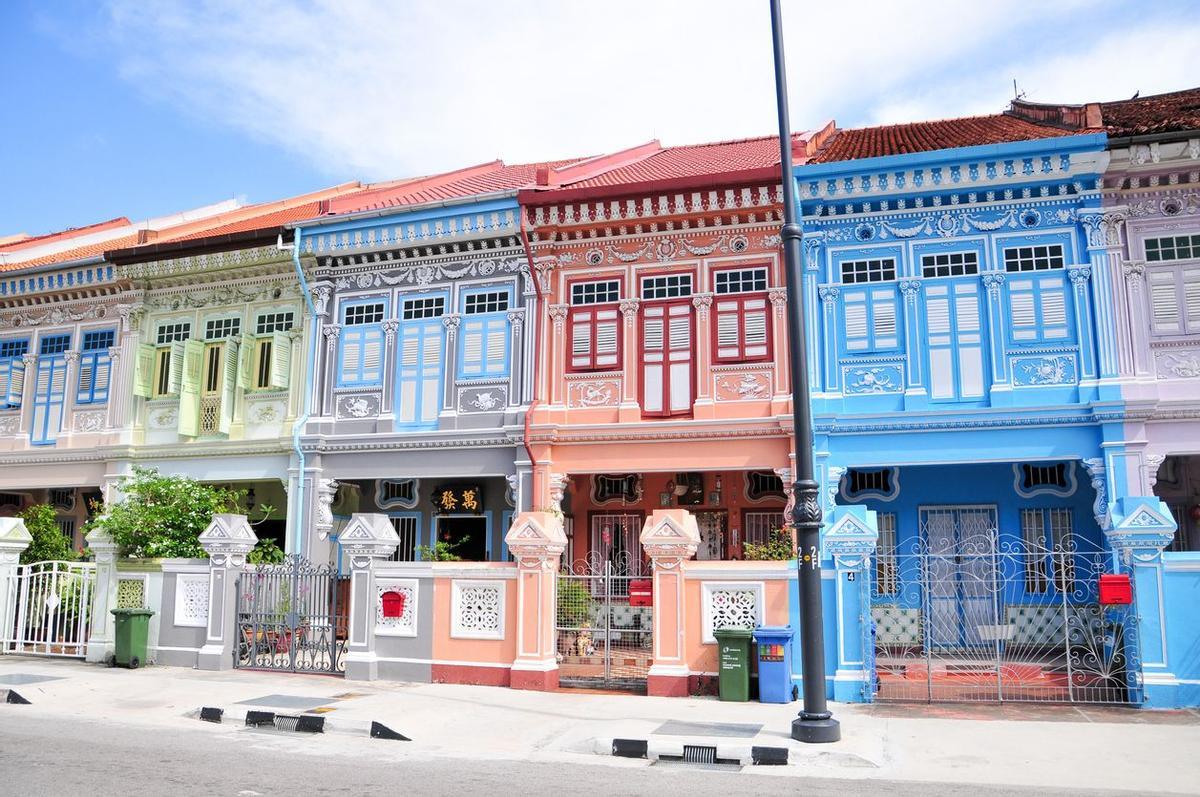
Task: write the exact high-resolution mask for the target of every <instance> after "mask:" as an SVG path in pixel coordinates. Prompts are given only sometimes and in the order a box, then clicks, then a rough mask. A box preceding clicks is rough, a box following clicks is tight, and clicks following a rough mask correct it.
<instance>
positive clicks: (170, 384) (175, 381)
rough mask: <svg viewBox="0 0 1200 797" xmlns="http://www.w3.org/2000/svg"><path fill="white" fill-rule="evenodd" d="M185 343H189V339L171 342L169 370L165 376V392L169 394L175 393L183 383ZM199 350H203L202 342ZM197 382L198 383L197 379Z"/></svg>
mask: <svg viewBox="0 0 1200 797" xmlns="http://www.w3.org/2000/svg"><path fill="white" fill-rule="evenodd" d="M186 343H191V341H190V340H189V341H182V340H177V341H175V342H174V343H172V344H171V360H170V362H171V371H170V374H168V377H167V393H169V394H171V395H177V394H178V393H179V391H180V389H181V387H182V385H183V370H184V363H183V358H184V350H185V344H186ZM201 350H203V344H201ZM197 384H199V382H198V381H197Z"/></svg>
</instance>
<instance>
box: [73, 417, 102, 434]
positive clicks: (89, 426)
mask: <svg viewBox="0 0 1200 797" xmlns="http://www.w3.org/2000/svg"><path fill="white" fill-rule="evenodd" d="M103 428H104V413H103V412H81V413H79V414H77V415H76V416H75V431H77V432H98V431H100V430H101V429H103Z"/></svg>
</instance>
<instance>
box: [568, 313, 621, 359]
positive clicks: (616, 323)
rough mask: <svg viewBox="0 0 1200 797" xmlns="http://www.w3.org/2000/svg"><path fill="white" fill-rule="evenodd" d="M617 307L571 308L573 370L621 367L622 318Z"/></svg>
mask: <svg viewBox="0 0 1200 797" xmlns="http://www.w3.org/2000/svg"><path fill="white" fill-rule="evenodd" d="M619 315H620V314H619V312H618V311H617V309H616V308H615V307H611V308H595V307H586V308H572V310H571V315H570V330H571V354H570V360H569V362H570V366H571V370H572V371H587V370H591V369H600V370H609V369H615V368H619V367H620V363H621V351H620V331H621V326H620V318H619Z"/></svg>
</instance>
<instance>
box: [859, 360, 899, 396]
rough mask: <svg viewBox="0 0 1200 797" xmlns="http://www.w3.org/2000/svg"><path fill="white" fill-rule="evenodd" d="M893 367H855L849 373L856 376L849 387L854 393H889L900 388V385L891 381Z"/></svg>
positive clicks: (893, 371)
mask: <svg viewBox="0 0 1200 797" xmlns="http://www.w3.org/2000/svg"><path fill="white" fill-rule="evenodd" d="M894 373H895V368H894V367H892V366H888V367H884V368H856V369H855V370H854V371H852V372H851V374H852V375H853V376H854V377H856V380H857V381H855V382H853V383H851V385H850V387H852V388H853V389H854V391H855V392H856V393H889V392H895V391H897V390H899V389H900V385H898V384H897V383H896V382H894V381H892V376H893V374H894Z"/></svg>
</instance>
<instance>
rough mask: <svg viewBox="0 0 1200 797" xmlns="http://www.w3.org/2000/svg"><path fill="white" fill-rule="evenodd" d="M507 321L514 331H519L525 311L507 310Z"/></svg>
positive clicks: (523, 320) (523, 321)
mask: <svg viewBox="0 0 1200 797" xmlns="http://www.w3.org/2000/svg"><path fill="white" fill-rule="evenodd" d="M508 323H509V324H511V325H512V328H513V331H514V332H516V333H520V331H521V325H522V324H524V323H525V311H524V310H509V311H508Z"/></svg>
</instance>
